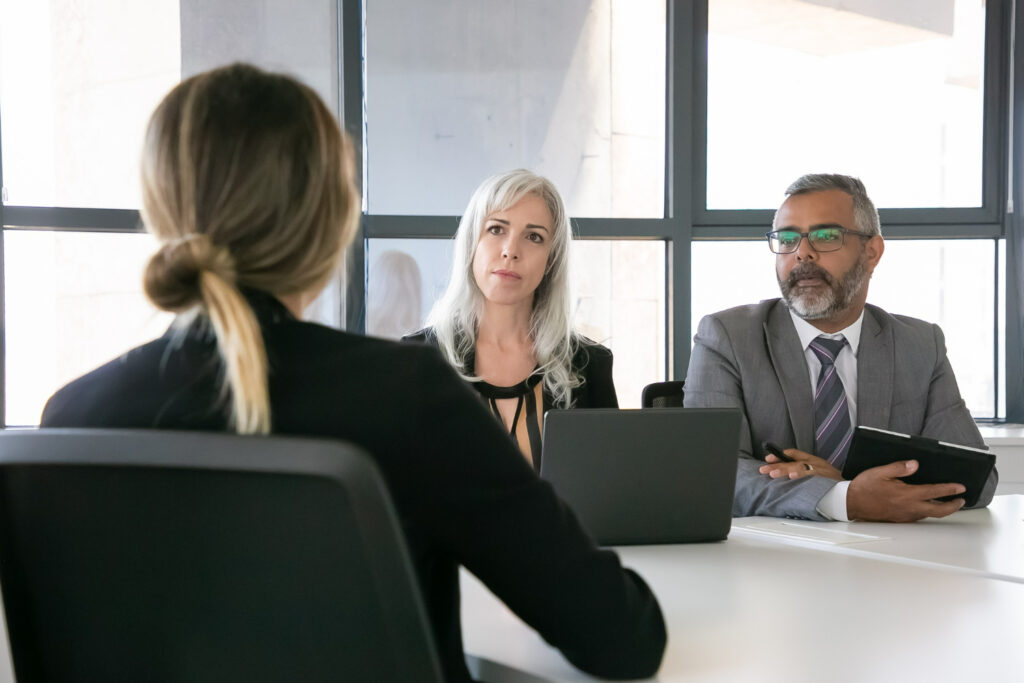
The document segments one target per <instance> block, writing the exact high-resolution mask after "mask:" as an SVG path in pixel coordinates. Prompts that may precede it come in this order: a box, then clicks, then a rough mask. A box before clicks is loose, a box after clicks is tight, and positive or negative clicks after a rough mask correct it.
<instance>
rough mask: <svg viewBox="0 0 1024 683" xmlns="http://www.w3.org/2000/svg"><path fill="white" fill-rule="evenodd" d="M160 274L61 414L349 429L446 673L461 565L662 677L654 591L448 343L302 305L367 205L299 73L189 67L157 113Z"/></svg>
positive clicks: (563, 628) (148, 196)
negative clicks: (192, 70)
mask: <svg viewBox="0 0 1024 683" xmlns="http://www.w3.org/2000/svg"><path fill="white" fill-rule="evenodd" d="M142 187H143V211H142V214H143V219H144V221H145V223H146V226H147V228H148V229H149V230H150V232H152V233H153V234H154V235H155V236H156V237H157V239H158V241H159V242H160V248H159V250H158V251H157V252H156V254H154V255H153V257H152V258H151V259H150V261H149V264H148V265H147V267H146V271H145V276H144V283H145V291H146V294H147V296H148V297H149V298H150V300H151V301H152V302H153V303H154V304H155V305H156V306H157V307H159V308H161V309H164V310H167V311H173V312H176V313H179V314H180V315H179V317H178V320H177V321H176V323H175V324H174V325H172V327H171V329H170V330H168V332H167V334H165V335H164V336H162V337H160V338H159V339H155V340H153V341H151V342H149V343H148V344H145V345H143V346H140V347H137V348H135V349H133V350H131V351H129V352H128V353H126V354H125V355H123V356H122V357H120V358H118V359H116V360H114V361H111V362H110V363H107V364H106V365H103V366H101V367H100V368H98V369H96V370H93V371H92V372H90V373H88V374H87V375H85V376H83V377H81V378H79V379H77V380H75V381H73V382H71V383H70V384H68V385H67V386H65V387H64V388H63V389H61V390H60V391H58V392H57V393H56V394H54V395H53V397H51V398H50V400H49V402H48V403H47V405H46V408H45V409H44V411H43V417H42V421H41V424H42V426H44V427H103V428H136V429H138V428H163V429H200V430H218V431H225V430H227V431H234V432H237V433H240V434H268V433H276V434H293V435H308V436H318V437H328V438H338V439H344V440H347V441H351V442H353V443H355V444H357V445H359V446H361V447H362V448H363V449H364V450H366V451H367V452H368V453H369V454H370V455H371V457H372V458H373V459H374V460H375V461H376V463H377V465H378V467H379V468H380V470H381V472H382V474H383V476H384V479H385V480H386V481H387V483H388V486H389V488H390V490H391V494H392V498H393V500H394V502H395V506H396V508H397V512H398V516H399V518H400V519H401V520H402V524H403V528H404V530H405V534H406V540H407V543H408V545H409V548H410V554H411V557H412V558H413V562H414V564H415V568H416V572H417V574H418V577H419V584H420V588H421V589H422V591H423V593H424V597H425V602H426V605H427V609H428V612H429V616H430V621H431V624H432V626H433V630H434V638H435V642H436V644H437V646H438V649H439V658H440V661H441V665H442V668H443V669H444V674H445V678H446V680H449V681H469V680H470V678H469V672H468V671H467V669H466V664H465V660H464V658H463V653H462V637H461V630H460V625H459V596H458V590H459V588H458V586H459V578H458V577H459V573H458V568H459V566H460V565H463V566H465V567H466V568H467V569H469V570H470V571H471V572H473V573H474V574H476V575H477V576H478V577H480V579H481V580H482V581H483V582H484V583H485V584H487V585H488V586H489V587H490V588H491V590H492V591H494V593H495V594H497V595H498V597H499V598H501V599H502V600H503V601H504V602H505V603H506V604H507V605H509V606H510V607H511V608H512V609H513V610H514V611H515V612H516V613H517V614H519V616H521V617H522V618H523V619H524V620H525V621H526V622H527V623H529V624H530V625H531V626H533V627H534V628H535V629H537V631H538V632H540V634H541V635H542V636H543V637H544V638H545V639H546V640H547V641H548V642H549V643H551V644H552V645H554V646H555V647H557V648H559V649H561V650H562V652H563V653H565V655H566V657H568V658H569V659H570V661H572V662H573V663H574V664H576V665H577V666H578V667H580V668H581V669H583V670H585V671H587V672H589V673H592V674H595V675H598V676H604V677H608V678H644V677H647V676H650V675H652V674H653V673H654V672H655V671H656V670H657V668H658V665H659V662H660V660H661V655H662V653H663V650H664V646H665V630H664V622H663V621H662V618H661V612H660V610H659V608H658V604H657V601H656V600H655V599H654V596H653V595H652V594H651V592H650V589H649V588H648V587H647V585H646V584H645V583H644V582H643V580H642V579H641V578H640V577H639V576H637V575H636V574H634V573H633V572H631V571H629V570H627V569H623V568H622V567H621V565H620V564H619V561H618V557H617V556H616V555H615V554H614V553H613V552H611V551H608V550H600V549H598V548H596V547H595V546H594V544H593V542H592V541H591V540H590V539H589V538H588V537H587V536H586V534H585V533H584V532H583V531H582V530H581V529H580V527H579V524H578V523H577V521H576V519H575V517H574V516H573V514H572V512H571V511H570V510H569V509H568V508H566V507H565V505H564V504H563V503H562V502H561V501H559V500H558V499H557V498H556V497H555V495H554V493H553V492H552V491H551V488H550V487H549V486H547V485H545V484H544V483H543V482H541V481H540V480H539V479H538V478H537V477H536V475H535V474H534V472H533V471H532V470H531V469H530V468H529V467H528V466H527V465H526V464H525V463H524V462H523V459H522V458H521V457H520V456H519V454H518V452H517V451H516V449H515V447H514V446H513V445H512V444H511V443H510V442H509V440H508V438H507V437H506V436H505V435H504V434H503V433H502V430H501V429H500V428H499V427H498V425H497V424H495V422H494V420H493V419H492V418H491V417H490V415H488V413H487V411H486V410H485V408H484V407H483V406H482V405H481V404H480V402H479V401H478V400H477V399H476V398H475V396H474V395H473V393H472V392H470V391H468V390H467V388H466V386H465V385H464V384H463V383H462V381H460V380H459V378H458V376H457V375H456V374H455V373H453V372H452V370H451V368H450V367H449V366H448V365H447V363H445V362H444V360H443V359H442V358H441V357H440V355H438V353H437V352H436V351H435V350H433V349H430V348H428V347H425V346H421V345H402V344H397V343H392V342H387V341H383V340H379V339H371V338H368V337H362V336H359V335H353V334H346V333H344V332H339V331H337V330H334V329H330V328H327V327H323V326H320V325H316V324H313V323H309V322H303V321H302V320H301V315H302V312H303V309H304V308H305V307H306V306H307V305H308V304H309V303H310V302H311V301H312V300H313V299H314V298H315V297H316V296H317V294H318V293H319V292H320V291H321V290H322V289H323V287H324V286H325V284H326V283H327V281H328V280H329V278H330V277H331V274H332V273H334V272H336V270H337V267H338V265H339V261H340V259H341V256H342V253H343V251H344V249H345V247H346V245H347V244H348V242H349V241H350V240H351V239H352V236H353V235H354V233H355V229H356V226H357V224H358V216H359V206H360V201H359V196H358V193H357V192H356V189H355V187H354V185H353V163H352V151H351V149H350V148H349V143H348V141H347V139H346V137H345V136H344V134H343V133H342V132H341V130H340V129H339V128H338V125H337V123H336V122H335V121H334V118H333V117H332V116H331V114H330V112H329V111H328V110H327V108H326V107H325V106H324V104H323V102H322V101H321V100H320V98H319V97H317V95H316V94H315V93H314V92H313V91H312V90H311V89H309V88H308V87H306V86H305V85H302V84H301V83H299V82H298V81H296V80H294V79H292V78H289V77H287V76H282V75H277V74H270V73H266V72H263V71H260V70H259V69H256V68H255V67H252V66H248V65H244V64H235V65H232V66H228V67H224V68H221V69H215V70H213V71H209V72H206V73H203V74H199V75H197V76H193V77H192V78H189V79H187V80H185V81H183V82H182V83H181V84H179V85H178V86H177V87H175V88H174V89H173V90H171V92H170V93H169V94H168V95H167V96H166V97H165V98H164V99H163V101H162V102H161V103H160V105H159V106H158V107H157V109H156V111H155V112H154V114H153V116H152V118H151V119H150V122H149V127H148V129H147V133H146V141H145V147H144V152H143V163H142Z"/></svg>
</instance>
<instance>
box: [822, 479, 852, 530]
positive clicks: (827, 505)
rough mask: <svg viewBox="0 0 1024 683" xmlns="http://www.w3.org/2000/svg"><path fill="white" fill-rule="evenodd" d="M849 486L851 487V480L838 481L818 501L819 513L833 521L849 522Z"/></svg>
mask: <svg viewBox="0 0 1024 683" xmlns="http://www.w3.org/2000/svg"><path fill="white" fill-rule="evenodd" d="M848 488H850V482H849V481H840V482H837V483H836V485H835V486H833V487H832V488H830V489H829V490H828V493H826V494H825V495H824V496H822V497H821V500H819V501H818V513H819V514H821V515H822V516H823V517H828V518H829V519H830V520H832V521H833V522H849V521H850V518H849V517H848V516H847V515H846V489H848Z"/></svg>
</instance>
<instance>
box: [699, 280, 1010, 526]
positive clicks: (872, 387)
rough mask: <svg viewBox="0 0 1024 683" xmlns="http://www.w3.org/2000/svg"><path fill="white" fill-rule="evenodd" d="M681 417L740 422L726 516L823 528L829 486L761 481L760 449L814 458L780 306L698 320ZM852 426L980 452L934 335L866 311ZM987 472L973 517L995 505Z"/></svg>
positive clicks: (807, 412)
mask: <svg viewBox="0 0 1024 683" xmlns="http://www.w3.org/2000/svg"><path fill="white" fill-rule="evenodd" d="M684 405H685V406H686V407H688V408H709V407H730V408H731V407H735V408H739V409H740V410H741V411H742V413H743V422H742V425H741V428H740V452H739V458H740V461H739V468H738V470H737V473H736V497H735V499H734V501H733V515H734V516H736V517H744V516H747V515H769V516H772V517H799V518H803V519H815V520H821V519H824V518H823V517H822V516H821V515H820V514H819V513H818V511H817V505H818V501H820V500H821V498H822V496H824V495H825V493H826V492H828V490H829V489H830V488H832V486H833V485H834V484H835V482H834V481H832V480H830V479H825V478H823V477H804V478H802V479H797V480H795V481H793V480H789V479H771V478H769V477H768V476H767V475H764V474H761V473H760V472H758V471H757V470H758V468H759V467H760V466H761V465H762V464H764V463H763V461H762V460H761V459H760V457H761V456H762V454H761V452H760V451H761V447H760V444H761V441H762V440H765V439H767V440H769V441H773V442H775V443H776V444H778V445H779V446H781V447H782V448H792V447H795V448H799V449H800V450H802V451H806V452H807V453H814V424H813V423H814V399H813V396H812V395H811V378H810V376H809V373H808V369H807V362H806V360H805V359H804V351H803V349H802V348H801V345H800V338H799V337H798V336H797V333H796V328H795V327H794V326H793V320H792V318H790V315H789V309H788V308H787V307H786V305H785V303H783V302H782V301H781V300H780V299H768V300H766V301H762V302H761V303H759V304H754V305H749V306H738V307H736V308H730V309H729V310H726V311H721V312H719V313H714V314H712V315H709V316H705V317H704V319H703V320H701V321H700V326H699V327H698V328H697V335H696V336H695V337H694V348H693V354H692V355H691V356H690V367H689V370H688V372H687V375H686V385H685V389H684ZM857 424H858V425H865V426H869V427H878V428H881V429H889V430H892V431H896V432H903V433H905V434H917V435H921V436H927V437H931V438H934V439H940V440H942V441H948V442H951V443H957V444H963V445H966V446H975V447H979V448H984V447H985V443H984V441H982V439H981V434H980V433H979V432H978V427H977V425H975V423H974V420H973V419H971V415H970V413H969V412H968V411H967V406H966V405H965V404H964V401H963V399H962V398H960V390H959V389H958V388H957V385H956V378H955V377H954V376H953V369H952V368H951V367H950V365H949V360H948V359H947V358H946V345H945V341H944V339H943V336H942V330H941V329H939V326H938V325H933V324H931V323H926V322H924V321H921V320H917V319H915V318H908V317H905V316H899V315H890V314H888V313H886V312H885V311H883V310H882V309H880V308H878V307H877V306H871V305H868V306H867V307H866V309H865V312H864V323H863V325H862V327H861V334H860V346H859V348H858V352H857ZM997 481H998V475H997V474H996V472H995V471H994V470H993V472H992V476H991V477H990V478H989V481H988V482H987V483H986V485H985V489H984V491H983V492H982V495H981V498H980V499H979V501H978V507H984V506H985V505H988V503H989V502H990V501H991V500H992V494H993V493H994V492H995V488H996V483H997Z"/></svg>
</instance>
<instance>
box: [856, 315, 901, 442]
mask: <svg viewBox="0 0 1024 683" xmlns="http://www.w3.org/2000/svg"><path fill="white" fill-rule="evenodd" d="M894 369H895V350H894V348H893V337H892V326H890V325H889V324H888V322H886V321H885V320H884V318H882V317H881V316H879V315H878V313H877V309H875V307H874V306H868V307H866V308H865V309H864V324H863V325H862V326H861V329H860V347H859V348H858V349H857V424H858V425H868V426H871V427H881V428H887V427H888V426H889V413H890V410H891V409H892V386H893V372H894Z"/></svg>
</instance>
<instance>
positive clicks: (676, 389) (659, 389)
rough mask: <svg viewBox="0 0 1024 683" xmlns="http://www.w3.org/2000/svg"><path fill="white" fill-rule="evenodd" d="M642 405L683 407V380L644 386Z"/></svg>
mask: <svg viewBox="0 0 1024 683" xmlns="http://www.w3.org/2000/svg"><path fill="white" fill-rule="evenodd" d="M640 405H642V406H643V407H644V408H682V407H683V382H682V380H678V381H672V382H654V383H653V384H648V385H647V386H645V387H644V391H643V394H642V395H641V398H640Z"/></svg>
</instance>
